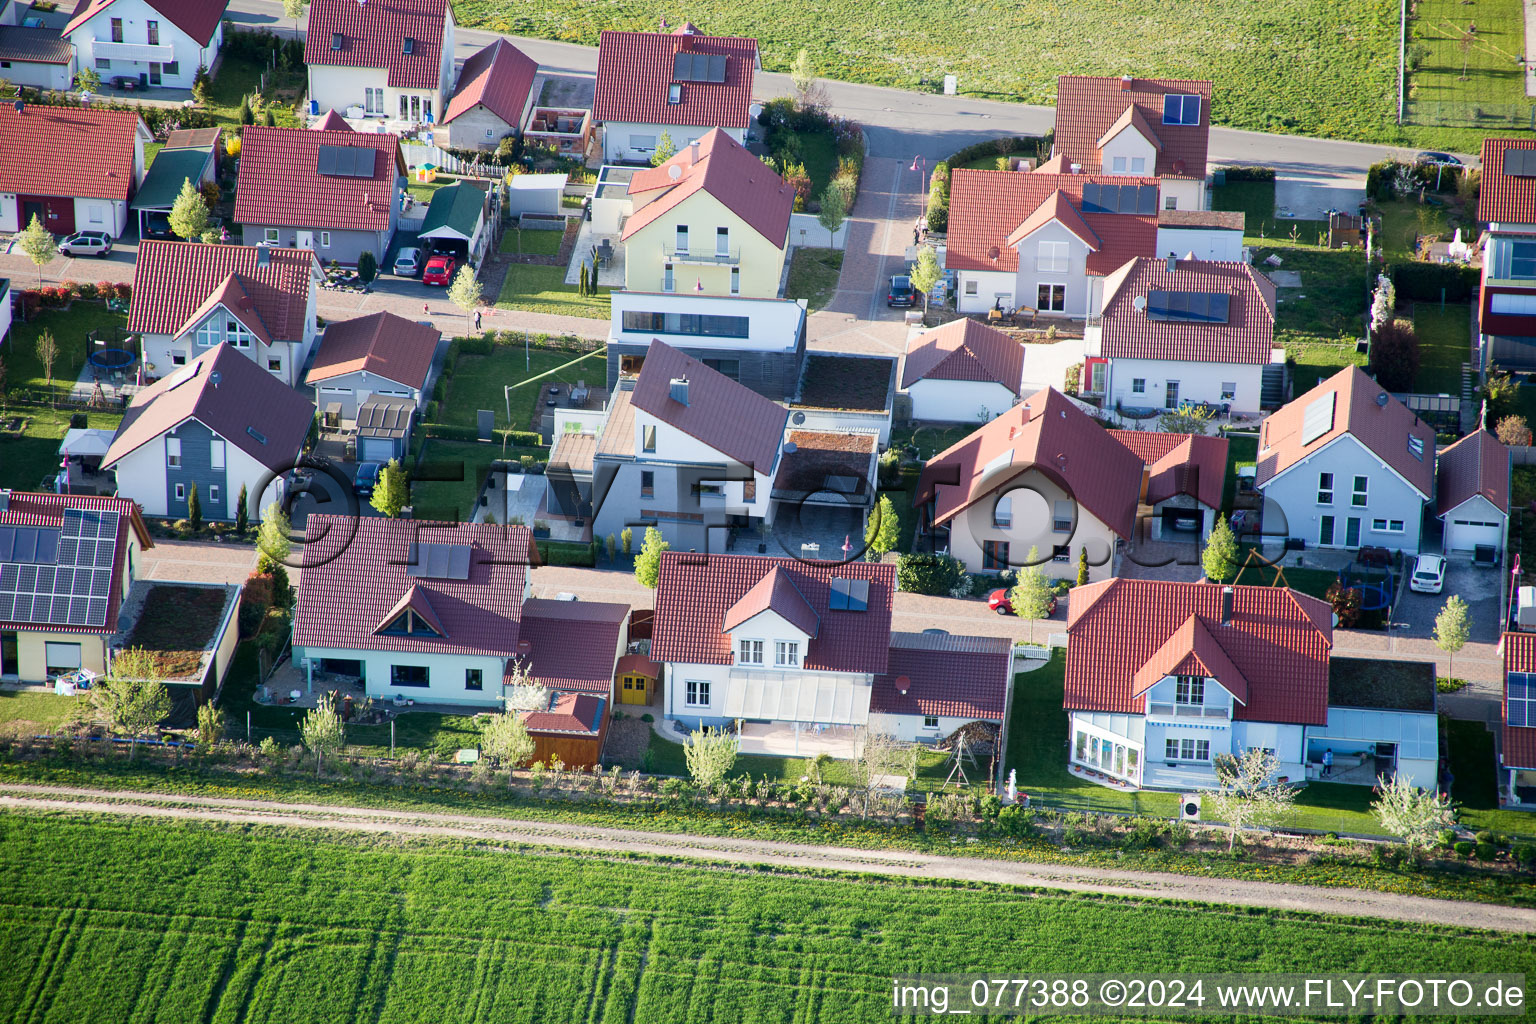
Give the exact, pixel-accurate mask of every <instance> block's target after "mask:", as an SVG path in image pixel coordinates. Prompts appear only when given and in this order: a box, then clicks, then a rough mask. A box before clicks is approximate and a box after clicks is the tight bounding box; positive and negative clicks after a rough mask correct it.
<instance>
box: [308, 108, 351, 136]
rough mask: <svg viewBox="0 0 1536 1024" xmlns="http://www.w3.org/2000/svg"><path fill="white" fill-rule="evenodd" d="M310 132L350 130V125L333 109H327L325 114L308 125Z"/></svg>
mask: <svg viewBox="0 0 1536 1024" xmlns="http://www.w3.org/2000/svg"><path fill="white" fill-rule="evenodd" d="M309 130H310V131H312V132H350V131H351V130H352V126H351V125H349V124H347V119H346V118H344V117H342V116H341V115H340V114H338V113H336V111H335V110H327V111H326V112H325V116H324V117H322V118H321V119H320V120H318V121H316V122H315V123H314V124H312V125H310V126H309Z"/></svg>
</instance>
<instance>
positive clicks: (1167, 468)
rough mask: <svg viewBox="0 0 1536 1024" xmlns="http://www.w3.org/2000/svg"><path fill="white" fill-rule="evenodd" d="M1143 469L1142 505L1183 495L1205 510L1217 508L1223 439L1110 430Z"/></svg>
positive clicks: (1223, 464) (1222, 475) (1223, 470)
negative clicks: (1144, 491)
mask: <svg viewBox="0 0 1536 1024" xmlns="http://www.w3.org/2000/svg"><path fill="white" fill-rule="evenodd" d="M1109 436H1111V437H1113V438H1114V439H1115V440H1116V441H1119V442H1120V443H1121V444H1122V445H1124V446H1125V447H1126V448H1128V449H1129V450H1130V451H1131V452H1132V454H1134V455H1135V456H1136V457H1137V458H1138V459H1140V460H1141V463H1142V465H1143V466H1145V467H1146V468H1147V495H1146V499H1145V500H1146V502H1147V503H1148V504H1149V505H1155V504H1157V503H1158V502H1160V501H1166V500H1167V499H1169V498H1171V497H1173V496H1174V495H1177V494H1187V495H1189V496H1190V497H1191V498H1194V499H1195V500H1196V501H1198V502H1200V503H1201V504H1202V505H1204V506H1206V507H1207V508H1220V507H1221V493H1222V488H1223V486H1224V485H1225V482H1226V475H1227V439H1226V438H1224V437H1211V436H1210V435H1208V434H1164V433H1160V432H1158V431H1152V430H1111V431H1109Z"/></svg>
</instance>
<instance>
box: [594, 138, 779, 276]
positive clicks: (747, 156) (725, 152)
mask: <svg viewBox="0 0 1536 1024" xmlns="http://www.w3.org/2000/svg"><path fill="white" fill-rule="evenodd" d="M693 153H694V148H693V147H692V146H684V147H683V148H682V151H681V152H679V153H678V154H677V155H675V156H673V157H672V158H671V159H670V160H668V161H667V162H666V163H664V164H662V165H661V166H660V167H651V168H647V169H645V170H642V171H636V172H635V176H634V178H633V179H632V180H631V181H630V183H629V193H630V195H638V194H641V193H644V192H649V191H652V190H655V189H667V191H666V192H663V193H662V194H661V195H659V196H657V197H656V198H655V199H652V200H651V201H650V202H648V203H646V204H645V205H644V206H642V207H640V208H639V209H638V210H636V211H635V212H634V213H633V214H632V215H631V216H630V218H629V219H628V220H627V221H625V222H624V234H623V237H624V238H625V239H626V240H628V239H630V238H632V237H634V235H635V234H636V233H637V232H639V231H640V230H641V229H642V228H644V227H645V226H646V225H647V224H650V223H651V222H652V221H655V220H656V219H657V218H659V217H661V216H662V215H663V214H665V213H667V212H668V211H670V210H673V209H675V208H676V207H677V206H678V205H679V204H681V203H682V202H683V201H684V200H686V199H688V198H689V197H690V196H692V195H693V194H694V193H696V192H700V191H703V192H707V193H709V194H710V195H711V196H714V197H715V199H717V200H719V201H720V202H721V203H722V204H724V206H725V207H726V209H728V210H730V211H731V212H732V213H734V214H736V216H738V217H740V218H741V219H742V220H744V221H746V222H747V225H748V226H749V227H750V228H752V230H753V231H756V232H757V233H758V234H760V235H762V236H763V237H764V238H766V239H768V241H770V242H772V243H773V244H774V245H776V246H778V247H779V248H780V249H782V248H784V244H785V242H786V240H787V239H788V237H789V215H790V214H791V213H793V212H794V208H795V190H794V189H792V188H790V187H789V186H788V185H787V184H785V183H784V179H783V178H781V177H779V176H778V175H777V174H775V173H773V168H771V167H769V166H768V165H767V164H765V163H763V162H762V161H761V160H759V159H758V158H757V157H755V156H753V155H752V154H751V153H750V152H748V151H747V149H746V147H744V146H743V145H742V144H741V143H739V142H737V141H736V140H735V139H733V138H731V137H730V136H729V135H727V134H726V133H725V132H723V131H721V130H720V129H718V128H716V129H713V130H711V131H710V132H709V133H708V134H707V135H705V136H704V137H703V138H702V139H700V140H699V145H698V159H697V160H695V159H694V156H693ZM673 168H676V169H677V170H678V177H676V178H674V177H672V170H673ZM668 240H669V241H670V239H668Z"/></svg>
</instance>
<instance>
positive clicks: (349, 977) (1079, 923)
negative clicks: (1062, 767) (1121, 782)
mask: <svg viewBox="0 0 1536 1024" xmlns="http://www.w3.org/2000/svg"><path fill="white" fill-rule="evenodd" d="M0 849H3V850H4V856H5V861H6V863H8V864H12V865H26V868H25V870H16V871H13V872H11V873H10V874H9V876H8V881H7V886H6V890H7V895H6V899H5V901H4V904H3V906H0V960H3V962H4V963H6V964H7V970H6V972H5V975H4V980H3V981H0V1019H5V1020H9V1021H18V1022H21V1021H26V1022H32V1021H36V1022H52V1021H70V1022H74V1024H91V1022H96V1021H102V1022H108V1021H111V1022H117V1021H129V1020H145V1021H149V1020H153V1021H156V1022H157V1024H177V1022H182V1021H189V1022H190V1021H223V1020H241V1021H250V1022H263V1024H264V1022H285V1024H286V1022H297V1021H303V1022H305V1024H319V1022H329V1021H338V1022H341V1021H345V1022H354V1021H389V1022H400V1024H404V1022H411V1021H422V1022H432V1024H437V1022H440V1021H446V1020H475V1021H496V1022H502V1021H508V1022H510V1021H550V1022H561V1024H576V1022H585V1021H592V1022H598V1021H601V1022H614V1024H624V1022H628V1021H637V1022H649V1021H690V1022H697V1024H704V1022H710V1021H722V1022H732V1024H735V1022H752V1021H796V1022H805V1024H812V1022H820V1021H827V1022H837V1024H843V1022H855V1021H875V1020H882V1021H883V1020H889V1019H890V1015H891V1014H890V1005H889V998H890V977H891V975H892V974H895V973H897V972H905V971H959V970H981V971H1001V970H1006V971H1008V972H1010V974H1017V973H1029V972H1039V971H1046V970H1052V971H1115V972H1135V971H1138V970H1139V971H1146V972H1152V971H1155V972H1159V973H1168V972H1175V971H1197V970H1203V971H1215V970H1224V969H1225V970H1242V971H1254V972H1258V971H1303V970H1305V971H1310V972H1326V971H1361V972H1370V971H1376V972H1393V973H1398V972H1407V973H1424V972H1430V971H1434V972H1450V971H1469V972H1471V971H1490V972H1491V971H1500V972H1520V971H1525V972H1527V973H1529V972H1533V971H1536V955H1533V953H1532V950H1531V946H1530V944H1529V942H1528V941H1526V940H1525V939H1524V938H1522V937H1519V936H1495V935H1487V934H1466V933H1458V932H1455V931H1452V930H1449V929H1443V928H1437V927H1433V926H1416V927H1414V928H1411V929H1410V928H1390V927H1382V926H1377V925H1374V924H1372V925H1371V926H1368V927H1362V926H1361V925H1360V923H1359V922H1356V921H1351V920H1347V919H1340V918H1326V917H1314V916H1302V915H1289V914H1281V913H1273V912H1264V911H1253V910H1242V911H1234V910H1232V909H1229V908H1223V907H1205V906H1180V905H1172V904H1155V903H1142V902H1137V901H1133V900H1100V899H1095V898H1088V897H1075V896H1066V895H1054V894H1050V895H1047V894H1041V893H1032V892H1027V891H1019V890H1012V889H1007V888H1002V887H961V886H923V885H915V884H909V883H904V882H894V881H880V880H873V879H861V878H851V877H846V876H836V877H830V878H811V877H805V876H796V875H779V876H769V875H762V874H755V873H754V874H748V873H737V872H725V871H718V870H701V869H697V868H692V867H687V866H684V865H682V864H677V863H666V862H635V863H629V862H615V863H607V862H603V861H598V860H588V859H581V858H575V857H567V856H557V855H529V854H519V853H517V852H515V851H511V850H505V849H499V848H491V847H489V846H481V847H473V846H465V845H461V844H448V843H427V842H416V843H408V842H403V841H400V840H398V839H395V838H387V837H355V838H354V837H321V836H318V835H317V834H306V835H294V834H285V833H283V832H281V831H278V830H273V829H266V828H259V827H257V828H249V829H244V830H235V829H226V828H223V827H217V826H184V825H178V824H175V823H172V822H155V823H148V822H132V821H122V820H104V819H89V818H80V819H73V818H63V817H53V818H45V817H34V816H27V815H22V814H10V815H6V816H5V817H3V818H0ZM62 850H67V851H69V855H68V856H67V857H63V856H59V852H60V851H62ZM84 866H88V867H89V870H82V868H83V867H84ZM978 1019H980V1018H978ZM1207 1019H1213V1018H1207ZM1461 1019H1468V1018H1461Z"/></svg>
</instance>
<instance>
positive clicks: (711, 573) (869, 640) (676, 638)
mask: <svg viewBox="0 0 1536 1024" xmlns="http://www.w3.org/2000/svg"><path fill="white" fill-rule="evenodd" d="M774 569H779V570H780V571H781V572H783V573H785V574H787V575H788V577H789V578H790V579H791V580H792V581H793V582H794V584H795V588H796V589H797V590H799V592H800V594H801V595H802V596H803V597H804V599H805V601H806V603H807V604H809V605H810V607H811V609H812V610H813V611H814V612H815V613H816V616H817V619H818V622H819V628H818V630H817V633H816V636H815V637H814V638H813V639H812V640H811V641H810V642H809V643H808V644H807V645H806V651H805V657H804V658H803V659H802V661H801V664H802V666H803V667H804V668H805V669H806V670H808V671H813V672H814V671H827V672H867V673H875V674H878V673H882V672H884V671H886V662H887V657H888V652H889V645H890V633H891V595H892V593H893V592H894V591H895V589H896V567H895V566H894V565H891V564H885V563H872V562H849V563H848V564H846V565H838V564H831V563H827V564H818V563H810V562H802V561H800V560H798V559H793V558H774V557H767V556H763V555H716V554H707V555H699V554H694V553H692V552H679V551H667V552H663V553H662V556H661V573H660V578H659V581H658V583H657V586H656V621H655V626H654V628H653V630H652V636H651V658H652V659H653V660H655V661H659V662H676V663H682V664H691V665H729V664H732V662H733V659H732V651H731V637H730V634H728V633H726V632H725V631H724V628H723V625H724V622H725V617H726V613H727V611H729V609H730V608H731V607H732V606H733V605H735V604H736V602H737V601H739V600H740V599H741V597H742V595H744V594H746V593H747V591H749V590H751V589H752V587H753V586H755V585H756V584H757V583H758V582H759V581H760V580H762V579H763V578H764V577H765V576H767V575H768V574H769V573H771V572H772V571H773V570H774ZM836 578H843V579H855V580H868V581H869V605H868V610H867V611H862V612H855V611H841V610H839V611H829V610H828V604H829V600H830V591H831V580H833V579H836Z"/></svg>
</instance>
